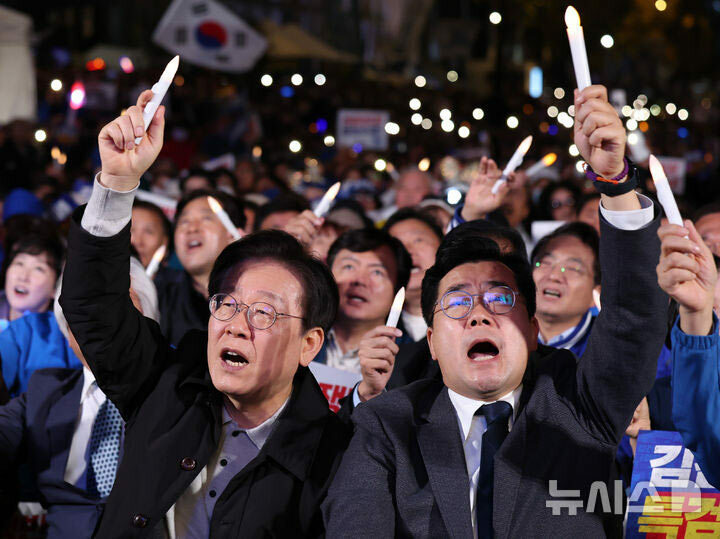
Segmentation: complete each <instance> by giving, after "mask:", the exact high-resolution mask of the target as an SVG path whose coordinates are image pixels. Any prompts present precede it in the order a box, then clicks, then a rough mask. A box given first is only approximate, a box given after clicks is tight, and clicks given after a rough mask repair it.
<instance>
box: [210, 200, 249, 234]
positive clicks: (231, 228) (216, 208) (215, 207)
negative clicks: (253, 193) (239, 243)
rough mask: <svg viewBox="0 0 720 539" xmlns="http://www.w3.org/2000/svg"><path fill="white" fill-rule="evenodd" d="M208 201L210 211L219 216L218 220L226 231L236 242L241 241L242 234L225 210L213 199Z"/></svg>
mask: <svg viewBox="0 0 720 539" xmlns="http://www.w3.org/2000/svg"><path fill="white" fill-rule="evenodd" d="M207 201H208V204H210V209H211V210H212V211H213V213H214V214H215V215H217V217H218V219H220V222H221V223H222V224H223V226H224V227H225V230H227V231H228V232H229V233H230V234H231V235H232V237H233V238H234V239H235V240H239V239H240V238H242V234H240V232H239V231H238V229H237V227H236V226H235V225H234V224H233V222H232V221H231V220H230V216H229V215H228V214H227V212H226V211H225V210H223V208H222V206H221V205H220V203H219V202H218V201H217V200H215V199H214V198H213V197H207Z"/></svg>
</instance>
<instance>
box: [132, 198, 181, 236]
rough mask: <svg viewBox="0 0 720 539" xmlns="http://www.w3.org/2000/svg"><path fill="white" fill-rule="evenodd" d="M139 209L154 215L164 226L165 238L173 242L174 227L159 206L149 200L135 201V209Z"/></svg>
mask: <svg viewBox="0 0 720 539" xmlns="http://www.w3.org/2000/svg"><path fill="white" fill-rule="evenodd" d="M135 208H138V209H141V210H147V211H149V212H150V213H152V214H154V215H155V216H156V217H157V218H158V219H160V223H161V224H162V229H163V232H164V233H165V236H167V238H168V239H169V240H171V241H172V225H171V224H170V220H169V219H168V218H167V216H166V215H165V213H163V211H162V210H161V209H160V207H159V206H156V205H155V204H153V203H152V202H148V201H147V200H139V199H137V198H136V199H135V202H133V209H135Z"/></svg>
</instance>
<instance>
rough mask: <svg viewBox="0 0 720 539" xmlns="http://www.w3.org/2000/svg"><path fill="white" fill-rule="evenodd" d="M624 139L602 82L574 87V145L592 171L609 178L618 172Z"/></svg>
mask: <svg viewBox="0 0 720 539" xmlns="http://www.w3.org/2000/svg"><path fill="white" fill-rule="evenodd" d="M626 139H627V137H626V135H625V128H624V127H623V124H622V121H621V120H620V117H619V116H618V114H617V112H615V109H614V108H613V106H612V105H611V104H610V102H609V101H608V96H607V89H606V88H605V87H604V86H601V85H599V84H593V85H592V86H588V87H587V88H585V89H584V90H583V91H582V92H579V91H578V90H575V145H576V146H577V147H578V150H580V154H581V155H582V157H583V159H584V160H585V162H587V163H588V164H589V165H590V166H591V167H592V169H593V170H594V171H595V173H596V174H598V175H600V176H602V177H603V178H608V179H609V178H614V177H616V176H618V175H619V174H621V173H622V171H623V169H624V168H625V163H624V162H623V158H624V157H625V142H626Z"/></svg>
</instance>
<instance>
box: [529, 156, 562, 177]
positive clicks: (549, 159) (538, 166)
mask: <svg viewBox="0 0 720 539" xmlns="http://www.w3.org/2000/svg"><path fill="white" fill-rule="evenodd" d="M555 161H557V154H556V153H549V154H547V155H546V156H545V157H543V158H542V159H540V161H538V162H537V163H535V164H534V165H533V166H531V167H530V168H529V169H527V170H526V171H525V174H527V176H528V178H532V177H533V176H535V174H538V173H539V172H540V171H541V170H542V169H544V168H545V167H549V166H550V165H552V164H553V163H554V162H555Z"/></svg>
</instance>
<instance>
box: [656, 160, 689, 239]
mask: <svg viewBox="0 0 720 539" xmlns="http://www.w3.org/2000/svg"><path fill="white" fill-rule="evenodd" d="M650 174H652V179H653V182H655V190H656V191H657V197H658V200H659V201H660V204H661V205H662V207H663V210H665V216H666V217H667V218H668V221H670V222H671V223H672V224H674V225H679V226H683V221H682V217H680V210H678V207H677V204H676V203H675V197H674V196H673V192H672V190H671V189H670V184H669V183H668V181H667V176H665V170H664V169H663V167H662V165H661V164H660V161H658V159H657V157H655V156H654V155H651V156H650Z"/></svg>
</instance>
